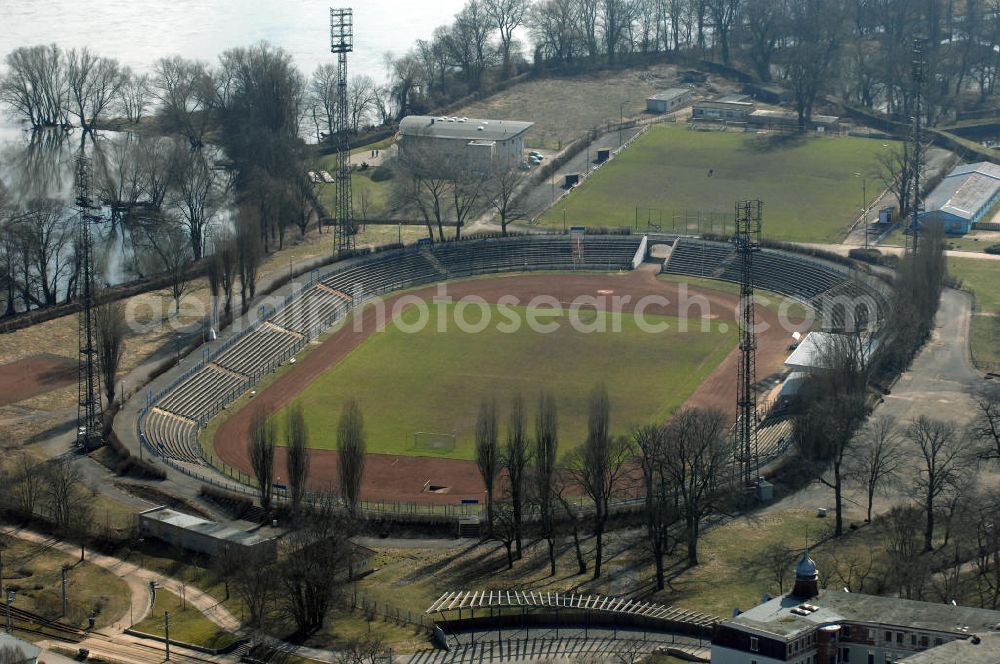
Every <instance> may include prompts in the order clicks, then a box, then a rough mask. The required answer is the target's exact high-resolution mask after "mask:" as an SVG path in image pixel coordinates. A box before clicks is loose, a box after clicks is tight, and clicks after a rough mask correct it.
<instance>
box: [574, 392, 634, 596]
mask: <svg viewBox="0 0 1000 664" xmlns="http://www.w3.org/2000/svg"><path fill="white" fill-rule="evenodd" d="M587 409H588V417H587V439H586V441H584V444H583V446H582V447H580V448H579V449H578V450H577V452H576V454H575V455H574V458H573V460H572V464H571V466H570V470H571V472H572V473H573V475H574V477H575V478H576V482H577V484H578V485H579V486H580V488H581V489H582V490H583V492H584V493H585V494H586V495H587V497H588V498H590V500H591V501H592V502H593V504H594V539H595V550H594V578H595V579H599V578H600V577H601V562H602V560H603V556H604V530H605V527H606V526H607V522H608V515H609V510H610V503H611V498H612V497H613V496H614V494H615V492H616V491H617V490H618V488H619V483H620V482H621V479H622V477H623V475H624V470H625V464H626V463H627V462H628V460H629V459H630V458H631V444H630V442H629V440H628V438H626V437H624V436H613V435H612V434H611V404H610V401H609V400H608V390H607V388H606V387H605V386H604V384H603V383H601V384H599V385H598V386H597V387H595V388H594V391H593V392H592V393H591V395H590V402H589V404H588V407H587Z"/></svg>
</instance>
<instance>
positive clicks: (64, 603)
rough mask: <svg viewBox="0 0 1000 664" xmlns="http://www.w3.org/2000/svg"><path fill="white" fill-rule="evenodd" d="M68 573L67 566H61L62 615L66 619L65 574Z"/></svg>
mask: <svg viewBox="0 0 1000 664" xmlns="http://www.w3.org/2000/svg"><path fill="white" fill-rule="evenodd" d="M67 571H69V566H68V565H63V568H62V614H63V617H66V572H67Z"/></svg>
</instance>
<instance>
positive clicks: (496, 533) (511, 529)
mask: <svg viewBox="0 0 1000 664" xmlns="http://www.w3.org/2000/svg"><path fill="white" fill-rule="evenodd" d="M517 531H518V525H517V519H516V518H515V516H514V506H513V505H512V504H511V503H509V502H507V501H500V502H498V503H497V504H496V506H495V507H494V509H493V538H494V539H496V540H497V541H498V542H500V543H501V544H503V547H504V550H505V551H506V552H507V569H514V558H515V555H514V543H515V542H517ZM517 557H518V558H520V556H517Z"/></svg>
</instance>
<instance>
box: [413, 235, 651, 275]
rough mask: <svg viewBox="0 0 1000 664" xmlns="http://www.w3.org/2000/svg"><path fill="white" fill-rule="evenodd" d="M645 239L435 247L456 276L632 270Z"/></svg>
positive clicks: (541, 239) (545, 239)
mask: <svg viewBox="0 0 1000 664" xmlns="http://www.w3.org/2000/svg"><path fill="white" fill-rule="evenodd" d="M641 240H642V237H641V236H638V235H634V236H633V235H580V236H578V237H577V236H565V235H563V236H555V237H546V236H541V237H517V238H506V239H503V240H500V239H490V240H483V241H476V242H450V243H442V244H436V245H433V247H432V251H433V253H434V256H435V257H436V258H437V259H438V261H439V262H440V263H441V264H442V265H443V266H444V267H445V268H446V269H447V270H448V271H449V272H450V273H451V274H453V275H455V276H465V275H471V274H482V273H488V272H508V271H519V270H565V269H573V268H575V269H630V268H631V261H632V258H633V257H634V256H635V252H636V250H637V249H638V248H639V243H640V242H641Z"/></svg>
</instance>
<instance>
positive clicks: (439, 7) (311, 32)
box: [0, 0, 465, 81]
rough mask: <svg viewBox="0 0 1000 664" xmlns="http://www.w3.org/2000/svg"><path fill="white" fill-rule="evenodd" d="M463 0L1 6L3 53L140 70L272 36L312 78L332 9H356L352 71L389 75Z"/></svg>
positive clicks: (41, 0) (213, 56) (155, 0)
mask: <svg viewBox="0 0 1000 664" xmlns="http://www.w3.org/2000/svg"><path fill="white" fill-rule="evenodd" d="M464 3H465V0H432V1H429V0H354V2H353V3H352V2H351V1H350V0H332V2H331V0H296V1H294V2H293V1H291V0H146V1H141V0H89V1H88V2H80V0H0V26H3V28H2V29H0V54H6V53H8V52H9V51H10V50H11V49H13V48H16V47H18V46H25V45H32V44H45V43H49V42H56V43H58V44H59V45H60V46H63V47H67V48H68V47H74V46H76V47H80V46H89V47H90V48H91V49H92V50H94V51H96V52H98V53H100V54H101V55H107V56H113V57H116V58H118V59H119V60H120V61H121V62H122V63H124V64H127V65H130V66H132V67H133V68H135V69H137V70H148V69H149V68H150V67H151V65H152V63H153V62H154V61H155V60H156V59H157V58H160V57H163V56H167V55H174V54H180V55H183V56H185V57H187V58H196V59H199V60H205V61H206V62H210V63H212V64H215V63H216V61H217V58H218V55H219V53H221V52H222V51H224V50H226V49H228V48H232V47H234V46H245V45H247V44H251V43H253V42H256V41H260V40H262V39H266V40H268V41H269V42H271V43H272V44H274V45H275V46H280V47H282V48H284V49H285V50H287V51H289V52H290V53H291V54H292V56H293V57H294V58H295V62H296V64H297V65H298V66H299V68H300V69H301V70H302V71H303V72H304V73H305V74H306V75H308V74H310V73H311V72H312V71H313V70H314V69H315V68H316V66H317V65H319V64H321V63H324V62H332V61H333V57H334V56H332V55H331V54H330V36H329V35H330V30H329V22H330V6H331V4H333V5H335V6H351V5H352V4H353V9H354V53H352V54H351V55H349V56H348V70H349V72H351V73H363V74H368V75H370V76H372V77H373V78H374V79H375V80H376V81H381V80H383V79H384V78H385V73H386V72H385V66H384V57H383V56H384V54H385V53H386V52H387V51H391V52H392V53H395V54H396V55H400V54H402V53H403V52H405V51H406V50H408V49H409V48H410V47H411V46H412V45H413V43H414V41H415V40H417V39H421V38H423V39H428V38H430V36H431V33H432V32H433V30H434V28H435V27H437V26H439V25H443V24H445V23H450V22H451V20H452V18H453V16H454V15H455V13H456V12H458V11H459V10H460V9H461V8H462V5H463V4H464Z"/></svg>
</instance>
